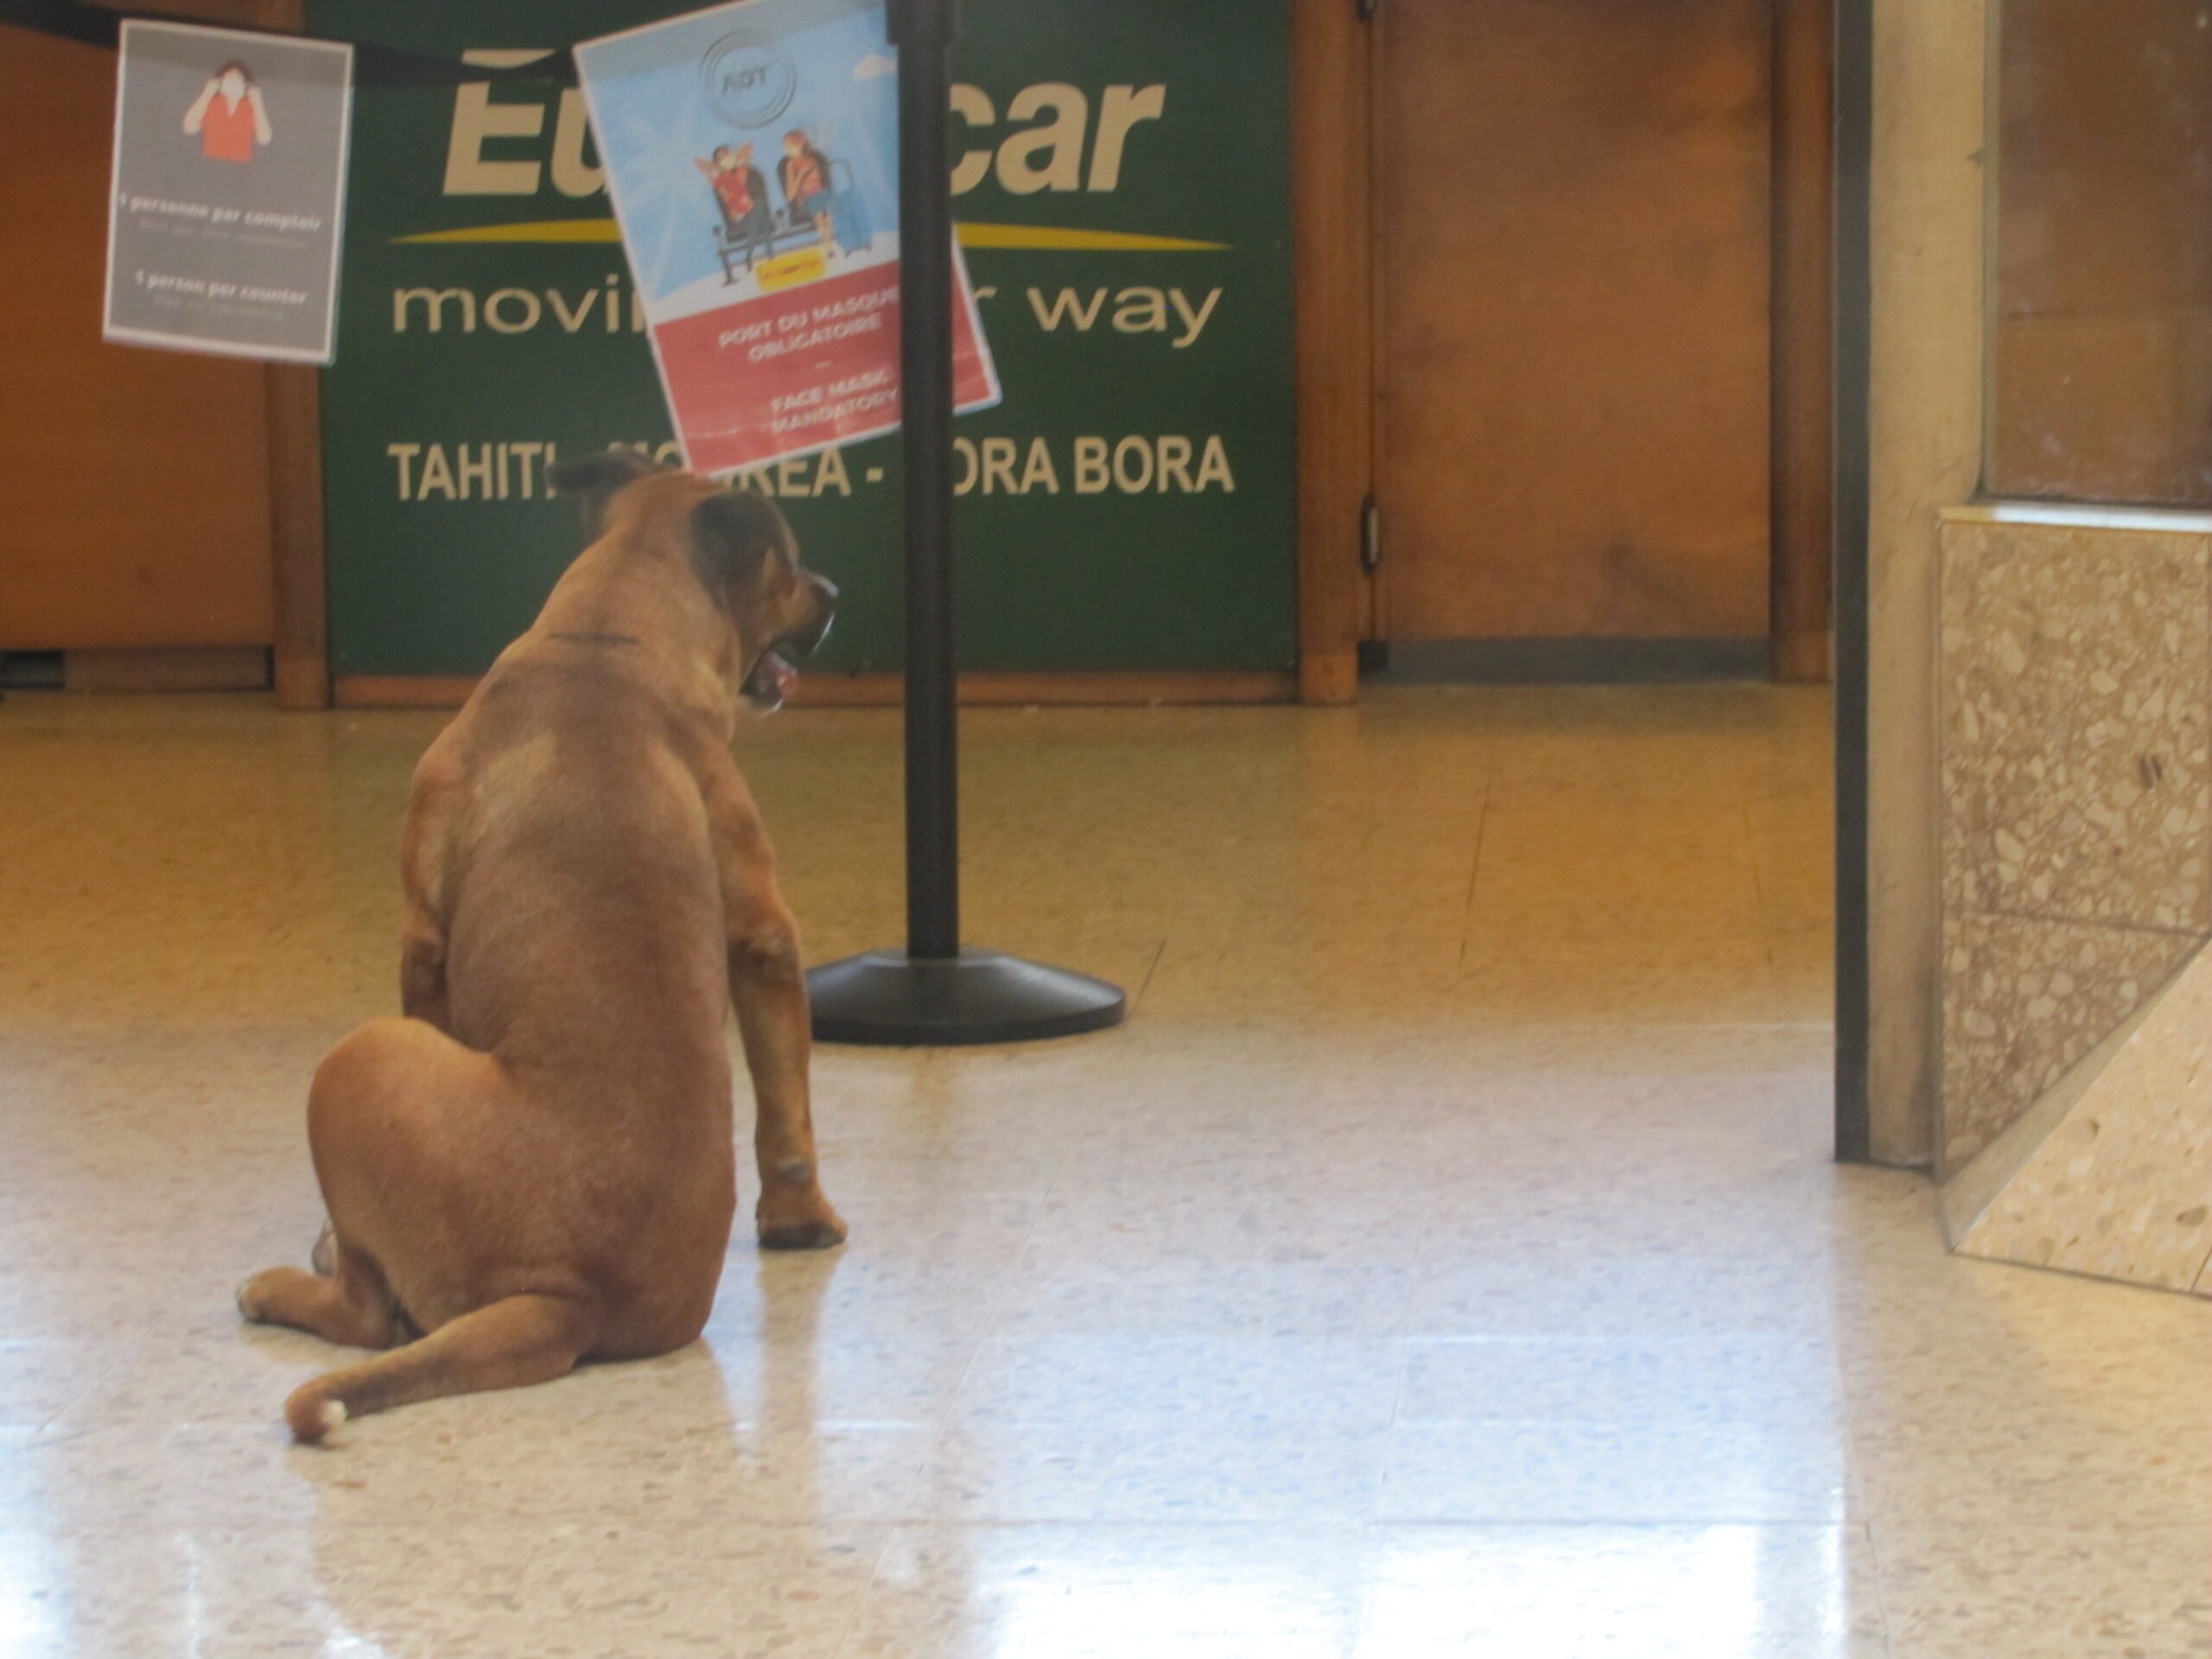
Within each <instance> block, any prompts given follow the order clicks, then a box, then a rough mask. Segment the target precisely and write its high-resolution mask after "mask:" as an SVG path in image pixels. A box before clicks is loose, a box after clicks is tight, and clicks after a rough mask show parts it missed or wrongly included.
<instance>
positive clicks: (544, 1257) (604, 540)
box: [238, 451, 845, 1444]
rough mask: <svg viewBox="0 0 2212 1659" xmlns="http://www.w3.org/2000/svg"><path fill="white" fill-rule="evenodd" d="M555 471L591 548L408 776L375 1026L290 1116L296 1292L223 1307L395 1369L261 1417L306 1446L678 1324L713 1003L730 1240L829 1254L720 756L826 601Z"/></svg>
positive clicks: (718, 1174) (246, 1291)
mask: <svg viewBox="0 0 2212 1659" xmlns="http://www.w3.org/2000/svg"><path fill="white" fill-rule="evenodd" d="M553 482H554V483H555V485H556V487H557V488H559V489H560V490H562V491H563V493H578V494H581V495H582V496H583V497H584V499H585V502H586V518H587V524H588V530H589V531H590V537H591V538H592V541H593V544H592V545H591V546H590V547H589V548H588V550H586V551H585V553H584V554H583V556H582V557H581V558H579V559H578V560H577V561H576V563H575V565H574V566H573V567H572V568H571V569H569V572H568V574H567V575H565V576H563V578H562V580H561V582H560V584H559V586H557V587H556V588H555V589H554V590H553V595H552V597H551V599H550V600H549V601H547V603H546V606H545V609H544V612H543V614H541V615H540V616H539V618H538V620H537V625H536V626H534V627H532V628H531V631H530V632H528V633H526V634H524V636H523V637H522V638H521V639H519V640H518V641H517V642H516V643H515V644H514V645H512V646H511V647H509V648H508V650H507V651H506V652H505V653H504V654H503V655H502V656H501V657H500V658H499V662H498V663H497V664H495V665H494V666H493V670H492V671H491V673H490V674H489V675H488V676H487V677H486V679H485V681H484V683H483V684H482V685H481V686H480V688H479V689H478V690H477V692H476V694H475V696H473V697H472V698H470V699H469V702H468V705H467V708H466V709H463V710H462V711H461V715H460V716H459V717H458V718H457V719H455V720H454V723H453V724H452V725H451V726H450V727H448V728H447V729H446V731H445V732H444V734H442V735H441V736H440V737H439V738H438V740H437V741H436V742H435V743H434V744H433V745H431V747H430V749H429V753H426V754H425V755H424V756H423V761H422V764H421V765H420V766H418V767H417V768H416V773H415V782H414V789H413V793H412V796H411V798H410V801H409V804H408V814H407V825H406V829H405V832H404V839H403V844H402V853H401V865H402V878H403V880H404V886H405V888H406V899H407V923H406V932H405V938H404V940H403V943H402V949H401V959H400V995H401V1006H402V1007H403V1008H404V1012H405V1016H406V1017H405V1018H404V1019H399V1020H378V1021H377V1022H376V1023H374V1024H372V1025H369V1026H365V1027H362V1028H361V1029H360V1030H359V1031H357V1032H355V1033H353V1035H352V1036H350V1037H348V1038H346V1040H345V1041H343V1042H342V1043H340V1044H339V1046H337V1047H336V1048H335V1049H334V1050H333V1051H332V1052H331V1053H330V1055H329V1057H328V1058H327V1059H325V1060H324V1061H323V1063H322V1065H321V1068H320V1069H319V1070H318V1071H316V1073H315V1085H314V1088H313V1090H311V1091H310V1093H309V1095H308V1141H309V1142H310V1144H311V1145H312V1147H313V1149H314V1154H315V1174H316V1177H317V1179H319V1180H320V1181H321V1184H322V1192H323V1198H324V1201H325V1202H326V1203H327V1205H328V1207H329V1211H330V1230H329V1231H328V1233H327V1235H326V1237H325V1240H324V1243H323V1245H322V1246H320V1247H318V1249H317V1253H316V1255H317V1260H316V1267H317V1268H318V1271H317V1272H315V1273H311V1274H310V1273H302V1272H301V1271H299V1270H298V1269H297V1268H271V1269H270V1270H269V1271H268V1272H266V1273H263V1274H257V1275H255V1277H253V1278H252V1279H251V1280H249V1281H247V1282H246V1284H245V1287H243V1288H242V1289H241V1290H240V1291H239V1293H238V1306H239V1309H240V1311H241V1312H243V1313H245V1316H246V1318H248V1319H254V1320H265V1321H268V1322H270V1323H274V1324H278V1325H296V1326H298V1327H299V1328H300V1329H302V1330H303V1331H312V1332H315V1333H316V1334H317V1335H319V1336H323V1337H327V1338H329V1339H330V1340H332V1341H333V1342H340V1343H346V1344H351V1345H353V1346H355V1347H362V1348H393V1351H392V1352H391V1353H388V1354H384V1355H381V1356H379V1357H377V1358H374V1359H372V1360H370V1361H368V1362H367V1363H365V1364H360V1365H355V1366H353V1367H351V1368H350V1369H347V1370H340V1371H334V1372H333V1373H331V1374H330V1375H328V1376H321V1377H318V1378H316V1379H315V1381H314V1382H311V1383H307V1384H306V1385H305V1386H303V1387H302V1388H301V1389H299V1390H298V1391H297V1392H296V1393H295V1394H294V1395H292V1397H291V1399H290V1400H289V1401H288V1402H286V1404H285V1408H284V1415H285V1417H286V1419H287V1421H289V1423H290V1424H291V1427H292V1432H293V1433H295V1434H296V1435H297V1436H298V1437H299V1438H300V1439H301V1440H305V1441H308V1442H309V1443H311V1444H312V1443H317V1442H320V1441H321V1440H322V1438H323V1437H324V1436H325V1435H326V1434H327V1433H329V1432H330V1430H331V1429H332V1428H334V1427H336V1426H337V1425H338V1424H340V1423H342V1422H344V1421H346V1418H348V1417H349V1416H359V1415H361V1414H364V1413H367V1412H372V1411H382V1410H384V1409H385V1408H387V1407H391V1406H397V1405H404V1404H406V1403H408V1402H410V1401H416V1400H428V1399H433V1398H435V1397H437V1396H439V1395H449V1394H465V1393H469V1392H473V1391H475V1390H478V1389H505V1388H516V1387H519V1386H521V1385H523V1384H524V1383H542V1382H544V1381H547V1380H548V1379H550V1378H552V1377H556V1376H562V1375H563V1374H564V1373H565V1372H567V1371H568V1370H570V1369H571V1368H572V1367H573V1366H574V1365H575V1363H577V1362H578V1361H579V1360H582V1359H629V1358H640V1357H645V1356H647V1355H652V1354H660V1353H666V1352H668V1351H670V1350H671V1349H675V1348H680V1347H682V1346H683V1344H686V1343H688V1342H690V1341H692V1340H693V1339H694V1338H696V1337H697V1336H698V1335H699V1333H700V1332H701V1330H702V1328H703V1327H704V1326H705V1325H706V1323H707V1317H708V1314H709V1312H710V1311H711V1309H712V1308H713V1306H714V1300H715V1286H716V1283H717V1281H719V1279H720V1278H721V1268H722V1258H723V1255H724V1254H725V1252H726V1251H727V1249H728V1244H729V1234H730V1224H731V1220H732V1217H734V1214H735V1211H736V1203H737V1185H736V1160H735V1154H734V1150H733V1148H732V1146H731V1116H732V1112H731V1103H730V1084H731V1079H730V1066H729V1058H728V1046H727V1043H726V1040H725V1038H724V1034H723V1033H724V1029H725V1021H726V1019H727V1017H728V1016H727V1009H728V1007H729V1006H730V1004H731V1003H732V1002H733V1001H734V1003H735V1006H736V1010H737V1020H738V1026H739V1029H740V1031H741V1033H742V1035H743V1038H744V1042H745V1055H746V1061H747V1067H748V1069H749V1070H750V1071H751V1072H752V1074H753V1092H754V1095H755V1096H756V1100H757V1103H758V1113H757V1118H756V1122H755V1127H754V1134H753V1141H754V1151H755V1153H756V1154H757V1156H758V1159H759V1163H760V1184H761V1193H760V1207H759V1210H758V1212H757V1219H758V1224H759V1230H760V1242H761V1243H762V1244H763V1245H765V1246H766V1247H767V1248H770V1249H817V1248H824V1247H827V1246H829V1245H833V1244H836V1243H838V1242H839V1241H841V1240H842V1238H843V1237H844V1236H845V1228H844V1224H843V1223H842V1222H841V1221H840V1220H839V1219H838V1218H837V1214H836V1211H834V1210H832V1209H831V1208H830V1207H829V1200H828V1199H827V1198H824V1197H823V1193H822V1187H821V1185H820V1182H819V1180H818V1179H817V1175H816V1170H815V1152H814V1130H813V1124H812V1121H811V1116H810V1107H809V1104H808V1097H807V1061H808V1053H809V1033H808V1014H807V1001H806V981H805V978H804V975H803V973H802V971H801V968H800V957H799V944H798V930H797V929H796V928H795V927H794V926H793V925H792V922H791V915H790V913H789V912H787V911H786V910H785V908H784V906H783V901H782V900H781V899H780V898H779V896H778V894H777V892H776V881H775V871H774V866H773V863H772V857H771V854H770V851H769V847H768V840H767V836H766V834H765V833H764V832H763V830H762V829H761V824H760V811H759V810H758V809H757V808H756V807H755V806H754V804H753V798H752V796H751V795H750V793H748V792H747V789H746V786H745V782H744V779H741V777H740V776H739V775H738V771H737V767H736V766H735V764H734V762H733V761H732V760H731V759H730V753H729V742H730V738H731V734H732V729H733V727H734V721H735V719H736V714H737V708H738V705H739V703H740V702H749V703H752V704H753V705H755V706H765V707H769V708H772V707H774V706H776V705H777V704H779V703H780V702H782V700H783V696H784V692H785V690H786V689H787V687H788V684H789V683H790V680H791V677H792V672H791V662H792V661H794V660H796V659H798V658H803V657H804V656H805V655H806V654H807V653H808V652H811V651H812V650H813V648H814V647H815V646H816V645H818V644H819V643H820V642H821V640H822V638H823V635H824V634H825V633H826V632H828V631H829V617H830V612H831V608H832V607H833V605H834V602H835V601H836V589H835V588H832V587H831V586H830V585H829V583H828V582H825V581H823V579H822V578H821V577H819V576H817V575H812V574H811V573H810V572H808V571H806V570H804V569H801V568H800V566H799V563H798V555H797V550H796V548H795V546H794V543H793V542H792V540H791V531H790V530H789V528H788V527H787V526H786V525H785V523H784V521H783V518H782V516H781V515H780V514H779V513H778V512H777V511H776V509H775V508H774V507H773V506H772V505H769V503H767V502H766V501H765V500H763V499H760V497H758V496H753V495H747V494H742V493H736V492H733V491H730V490H727V489H723V488H721V487H720V486H716V485H714V484H710V483H707V482H704V481H702V480H699V479H696V478H694V477H692V476H690V474H685V473H677V472H670V471H665V470H663V469H660V468H657V467H653V466H652V464H651V463H649V462H647V461H645V460H643V459H642V458H641V457H639V456H637V455H634V454H629V453H627V452H624V451H609V452H607V454H602V455H594V456H590V457H587V458H585V459H582V460H580V461H573V462H569V463H567V464H565V465H564V466H563V467H561V468H559V469H558V470H556V473H555V474H554V475H553ZM394 1344H404V1345H402V1346H397V1347H394Z"/></svg>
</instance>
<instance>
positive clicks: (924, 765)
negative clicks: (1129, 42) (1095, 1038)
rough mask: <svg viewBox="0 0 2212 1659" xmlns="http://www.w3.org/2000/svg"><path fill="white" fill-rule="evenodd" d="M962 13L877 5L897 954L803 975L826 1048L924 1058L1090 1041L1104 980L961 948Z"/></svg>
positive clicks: (1111, 1019) (1112, 996)
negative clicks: (957, 219)
mask: <svg viewBox="0 0 2212 1659" xmlns="http://www.w3.org/2000/svg"><path fill="white" fill-rule="evenodd" d="M958 5H959V0H890V17H891V38H892V43H893V45H894V46H896V47H897V48H899V293H900V303H899V311H900V321H901V327H902V329H903V331H904V333H903V335H902V343H901V347H900V373H901V375H902V377H903V404H904V409H903V414H902V419H903V421H904V424H905V453H906V950H903V951H894V950H877V951H870V952H868V954H866V955H864V956H859V957H850V958H849V959H847V960H846V961H843V962H839V963H831V964H829V966H828V967H826V968H817V969H815V970H814V971H813V973H811V974H810V975H809V976H808V981H809V986H810V991H811V994H812V997H813V1005H814V1034H815V1035H816V1037H817V1038H819V1039H821V1040H822V1041H823V1042H842V1043H870V1044H880V1045H895V1046H916V1047H936V1046H952V1045H958V1044H973V1043H1012V1042H1024V1041H1028V1040H1032V1039H1039V1038H1046V1037H1069V1036H1073V1035H1075V1034H1076V1033H1079V1032H1086V1031H1102V1030H1103V1029H1105V1028H1106V1027H1109V1026H1112V1025H1116V1024H1118V1023H1119V1022H1120V1021H1121V1020H1122V1016H1123V1014H1125V1013H1126V1012H1127V1008H1128V1000H1127V999H1126V998H1125V997H1124V996H1123V995H1122V993H1121V991H1120V990H1119V989H1118V988H1116V987H1114V986H1112V985H1109V984H1107V983H1106V982H1103V980H1096V979H1092V978H1090V976H1087V975H1084V974H1077V973H1071V972H1069V971H1067V970H1066V969H1058V968H1047V967H1045V966H1042V965H1041V964H1039V963H1030V962H1023V961H1020V960H1019V959H1017V958H1015V957H1007V956H1002V955H1001V954H999V953H998V952H996V951H990V950H969V949H965V948H963V945H962V944H961V941H960V761H959V680H958V659H957V652H956V649H955V639H954V631H953V623H954V617H953V593H954V583H953V523H952V500H953V497H952V411H953V403H954V395H955V394H954V372H953V323H952V315H953V313H952V308H953V303H954V299H955V296H954V292H953V279H952V189H951V159H952V158H951V146H950V134H949V132H948V127H949V125H950V118H949V115H948V112H947V105H948V101H949V97H950V89H951V88H950V79H951V78H950V60H951V49H952V41H953V38H954V36H955V35H956V34H957V18H958Z"/></svg>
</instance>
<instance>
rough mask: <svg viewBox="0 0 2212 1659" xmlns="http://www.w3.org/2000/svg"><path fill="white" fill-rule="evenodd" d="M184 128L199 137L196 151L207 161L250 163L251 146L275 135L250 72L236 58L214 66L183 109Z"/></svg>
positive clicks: (187, 132) (190, 134) (259, 89)
mask: <svg viewBox="0 0 2212 1659" xmlns="http://www.w3.org/2000/svg"><path fill="white" fill-rule="evenodd" d="M184 130H185V132H186V134H187V135H188V136H190V137H197V138H198V139H199V140H200V154H201V155H202V156H206V157H207V159H208V160H209V161H211V162H250V161H251V160H252V159H253V150H254V146H255V145H257V144H265V143H268V142H269V141H270V138H272V137H275V136H276V135H275V134H273V133H272V132H270V130H269V111H267V110H266V109H264V107H263V106H262V102H261V88H260V87H258V86H255V85H254V82H253V71H252V70H251V69H249V68H247V67H245V65H244V64H242V63H240V62H239V61H238V60H237V59H236V58H233V59H232V60H230V62H228V63H226V64H225V65H224V66H223V67H221V68H220V69H218V70H217V71H216V72H215V73H214V74H213V76H211V77H210V78H209V79H208V82H207V85H206V86H203V87H201V88H200V96H199V97H198V98H197V99H194V101H193V105H192V107H191V108H190V109H188V110H187V111H185V112H184Z"/></svg>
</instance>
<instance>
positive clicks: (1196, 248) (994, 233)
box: [958, 224, 1229, 253]
mask: <svg viewBox="0 0 2212 1659" xmlns="http://www.w3.org/2000/svg"><path fill="white" fill-rule="evenodd" d="M958 229H959V232H960V245H961V246H962V247H963V248H1049V249H1055V250H1058V251H1061V252H1065V253H1226V252H1228V251H1229V244H1228V243H1226V242H1192V241H1191V240H1189V239H1188V238H1184V237H1179V236H1137V235H1134V234H1132V233H1130V232H1127V231H1077V230H1070V229H1066V228H1065V227H1062V226H1056V225H969V224H963V225H961V226H959V227H958Z"/></svg>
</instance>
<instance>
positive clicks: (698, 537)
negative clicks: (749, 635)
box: [691, 490, 795, 599]
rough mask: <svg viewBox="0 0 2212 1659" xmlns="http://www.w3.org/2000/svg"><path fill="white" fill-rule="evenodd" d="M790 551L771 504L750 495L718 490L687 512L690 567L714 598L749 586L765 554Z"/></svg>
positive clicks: (785, 531)
mask: <svg viewBox="0 0 2212 1659" xmlns="http://www.w3.org/2000/svg"><path fill="white" fill-rule="evenodd" d="M794 551H795V548H794V543H793V542H792V540H791V526H790V525H789V524H786V523H785V521H784V515H783V514H782V513H780V512H778V511H777V510H776V504H775V503H774V502H772V501H771V500H769V499H767V498H766V497H765V496H759V495H755V494H753V493H752V492H751V491H750V490H724V491H723V492H722V493H721V494H719V495H710V496H709V497H708V498H707V499H705V500H704V501H702V502H701V503H700V504H699V505H698V506H697V507H696V508H695V509H694V510H693V511H692V514H691V568H692V569H694V570H696V571H697V572H698V573H699V580H700V581H701V582H704V583H705V584H706V587H707V591H708V592H709V593H710V594H714V595H715V598H717V599H725V598H728V597H729V596H733V595H734V594H737V593H738V592H739V591H741V589H743V588H746V587H747V586H749V585H750V584H751V583H752V582H753V581H754V580H755V579H756V578H757V577H758V576H759V575H760V567H761V566H762V564H764V563H766V561H767V559H768V557H769V556H770V555H771V554H773V553H777V552H781V553H783V554H785V556H792V555H793V553H794Z"/></svg>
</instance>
